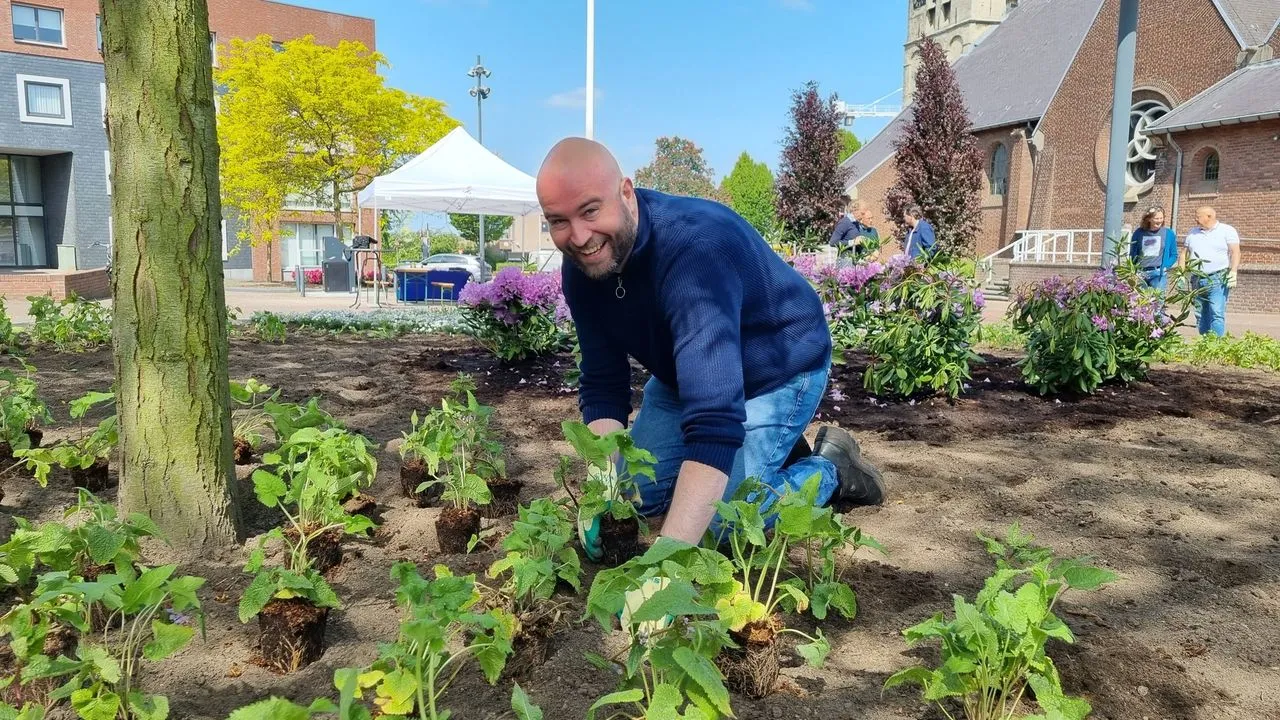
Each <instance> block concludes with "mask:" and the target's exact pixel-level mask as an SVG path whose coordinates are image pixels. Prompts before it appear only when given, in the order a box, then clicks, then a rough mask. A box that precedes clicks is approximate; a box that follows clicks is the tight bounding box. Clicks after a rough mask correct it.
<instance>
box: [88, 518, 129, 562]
mask: <svg viewBox="0 0 1280 720" xmlns="http://www.w3.org/2000/svg"><path fill="white" fill-rule="evenodd" d="M86 535H87V537H85V544H86V545H88V547H89V557H90V559H92V560H93V562H94V564H95V565H106V564H107V563H109V562H111V561H112V560H114V559H115V557H116V554H117V553H119V552H120V548H122V547H124V540H125V538H124V535H121V534H118V533H113V532H111V531H110V530H108V529H106V528H105V527H103V526H101V525H98V524H96V523H95V524H92V525H90V526H89V529H88V532H87V533H86Z"/></svg>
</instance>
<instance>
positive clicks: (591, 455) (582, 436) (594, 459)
mask: <svg viewBox="0 0 1280 720" xmlns="http://www.w3.org/2000/svg"><path fill="white" fill-rule="evenodd" d="M560 427H561V429H562V430H564V438H565V440H568V441H569V444H570V445H572V446H573V449H574V450H576V451H577V453H578V455H580V456H581V457H582V459H583V460H586V461H587V462H588V463H591V464H592V465H595V466H597V467H599V466H603V465H604V464H605V462H606V461H607V460H608V455H606V454H605V452H604V451H603V450H602V449H601V447H600V445H601V443H600V438H599V437H597V436H596V434H595V433H593V432H591V428H589V427H587V426H586V425H584V424H583V423H580V422H575V421H571V420H566V421H564V422H563V423H561V424H560Z"/></svg>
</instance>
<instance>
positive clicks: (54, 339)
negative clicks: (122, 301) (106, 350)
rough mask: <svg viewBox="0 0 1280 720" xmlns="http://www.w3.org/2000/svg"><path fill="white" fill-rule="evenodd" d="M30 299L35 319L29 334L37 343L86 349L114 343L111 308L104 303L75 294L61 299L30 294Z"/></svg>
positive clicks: (59, 348) (79, 349) (63, 347)
mask: <svg viewBox="0 0 1280 720" xmlns="http://www.w3.org/2000/svg"><path fill="white" fill-rule="evenodd" d="M27 300H28V301H29V302H30V303H31V307H30V310H29V311H28V312H29V314H30V315H31V320H32V325H31V329H30V330H29V331H28V333H29V335H30V337H31V340H32V342H34V343H35V344H37V345H53V346H54V347H55V348H57V349H58V351H59V352H83V351H85V350H90V349H92V348H95V347H98V346H99V345H105V344H107V343H110V342H111V311H110V310H108V309H107V308H106V307H104V306H103V305H102V303H99V302H96V301H93V300H85V299H83V298H80V297H77V296H76V295H74V294H72V295H71V296H69V297H67V298H66V299H65V300H62V301H61V302H58V301H56V300H54V299H53V297H52V296H51V295H31V296H28V297H27ZM64 310H68V313H67V314H65V315H64V314H63V311H64Z"/></svg>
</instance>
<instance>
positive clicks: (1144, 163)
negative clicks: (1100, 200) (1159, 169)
mask: <svg viewBox="0 0 1280 720" xmlns="http://www.w3.org/2000/svg"><path fill="white" fill-rule="evenodd" d="M1168 114H1169V106H1168V105H1165V104H1164V103H1163V102H1161V101H1159V100H1140V101H1138V102H1136V103H1134V104H1133V106H1132V108H1130V110H1129V148H1128V162H1129V168H1128V170H1129V171H1128V178H1127V180H1128V185H1129V186H1130V187H1134V188H1137V189H1138V192H1140V193H1143V192H1146V191H1148V190H1150V189H1151V186H1152V185H1153V184H1155V179H1156V143H1155V139H1154V138H1152V137H1151V136H1150V135H1148V134H1147V128H1148V127H1150V126H1151V125H1153V124H1155V123H1156V122H1157V121H1158V120H1160V118H1162V117H1164V116H1165V115H1168Z"/></svg>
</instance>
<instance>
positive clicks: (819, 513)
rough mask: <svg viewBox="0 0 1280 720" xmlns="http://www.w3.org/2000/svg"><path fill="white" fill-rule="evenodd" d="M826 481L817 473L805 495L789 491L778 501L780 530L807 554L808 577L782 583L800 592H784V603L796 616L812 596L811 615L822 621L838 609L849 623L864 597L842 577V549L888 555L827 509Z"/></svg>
mask: <svg viewBox="0 0 1280 720" xmlns="http://www.w3.org/2000/svg"><path fill="white" fill-rule="evenodd" d="M821 480H822V478H821V476H820V475H814V476H812V477H810V478H809V479H808V480H807V481H805V483H804V485H803V486H802V487H801V488H800V490H799V491H796V492H790V493H787V494H785V495H783V496H782V498H781V499H780V500H779V501H778V523H777V525H776V532H777V533H780V534H782V535H785V536H786V537H787V538H788V540H789V542H790V543H791V547H792V548H800V549H802V550H803V552H804V568H803V573H802V574H799V575H797V576H796V577H792V578H789V579H787V580H784V581H783V582H782V583H780V584H781V585H787V586H792V587H795V588H797V589H798V590H800V592H799V593H796V594H792V593H790V592H788V591H785V590H784V591H783V594H782V595H781V598H782V601H781V605H782V607H783V609H784V610H786V611H787V612H796V611H797V610H799V609H802V608H800V607H799V603H798V602H797V599H798V598H800V597H802V596H807V597H808V600H809V612H810V613H811V614H812V615H813V616H814V617H815V618H817V619H818V620H825V619H826V618H827V613H828V612H829V611H830V610H833V609H834V610H835V611H836V612H838V613H840V615H841V616H843V617H844V618H845V619H846V620H852V619H853V618H854V617H855V616H856V615H857V614H858V598H857V595H855V594H854V592H853V588H851V587H849V585H848V583H846V582H844V581H843V580H842V579H841V578H840V574H839V572H838V571H837V563H836V556H837V555H838V554H839V553H840V551H841V550H844V549H851V550H856V549H858V548H860V547H869V548H872V549H874V550H876V551H878V552H880V553H881V554H884V552H885V551H884V547H883V546H882V545H881V544H880V543H879V542H878V541H876V539H875V538H873V537H871V536H870V535H864V534H863V533H862V530H860V529H858V528H856V527H852V526H849V525H845V524H844V523H843V522H842V521H841V518H840V517H839V516H837V515H836V514H835V510H834V509H832V508H830V507H822V506H821V503H819V502H818V490H819V486H820V484H821Z"/></svg>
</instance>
